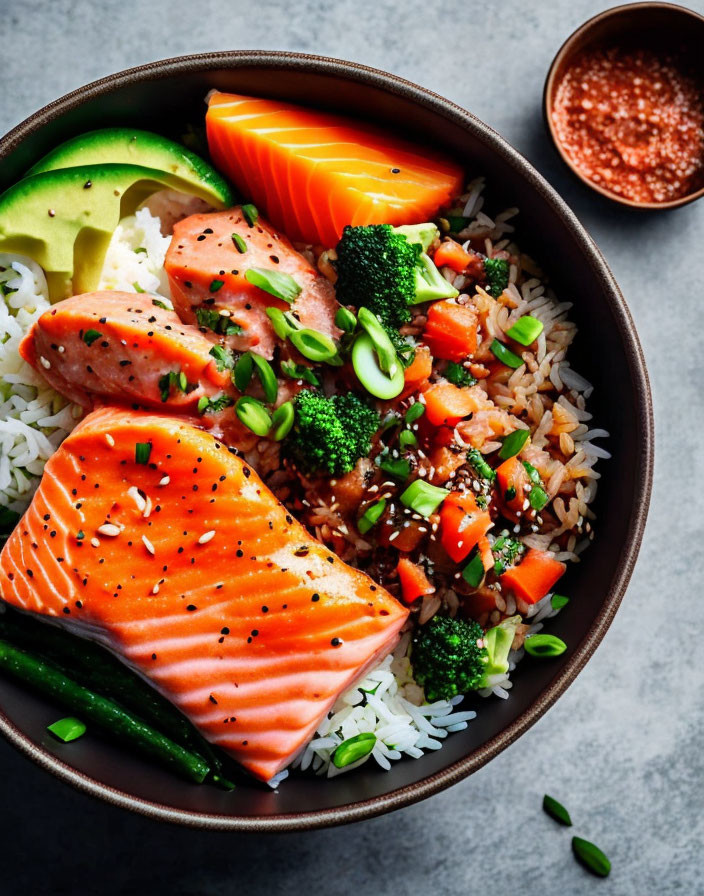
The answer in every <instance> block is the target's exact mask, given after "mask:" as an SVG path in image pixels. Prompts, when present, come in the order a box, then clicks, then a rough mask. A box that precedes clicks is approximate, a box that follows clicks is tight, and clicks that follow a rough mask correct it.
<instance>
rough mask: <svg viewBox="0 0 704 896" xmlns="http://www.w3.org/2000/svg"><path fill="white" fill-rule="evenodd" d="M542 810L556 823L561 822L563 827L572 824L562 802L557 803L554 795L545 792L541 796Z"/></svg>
mask: <svg viewBox="0 0 704 896" xmlns="http://www.w3.org/2000/svg"><path fill="white" fill-rule="evenodd" d="M543 811H544V812H545V813H546V814H548V815H549V816H550V818H553V819H554V820H555V821H556V822H557V823H558V824H563V825H565V827H571V826H572V819H571V818H570V813H569V812H568V811H567V809H565V807H564V806H563V805H562V803H558V801H557V800H556V799H554V797H551V796H549V795H548V794H547V793H546V794H545V796H544V797H543Z"/></svg>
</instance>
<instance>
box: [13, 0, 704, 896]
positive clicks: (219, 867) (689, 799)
mask: <svg viewBox="0 0 704 896" xmlns="http://www.w3.org/2000/svg"><path fill="white" fill-rule="evenodd" d="M432 6H433V7H435V5H434V4H433V5H432ZM692 6H693V7H694V8H696V9H697V10H698V11H700V12H704V3H702V2H701V0H698V2H697V3H696V4H692ZM430 8H431V4H429V3H427V2H419V0H404V2H403V3H401V2H398V0H375V2H373V3H371V2H367V0H343V2H329V3H323V2H320V0H298V2H297V3H284V2H282V0H257V2H256V3H251V2H245V0H229V2H224V0H221V2H216V0H200V2H195V0H190V2H187V0H172V2H170V3H164V2H162V0H151V2H139V0H121V2H110V0H16V2H9V0H0V9H1V10H2V13H3V15H2V19H1V21H2V25H3V27H2V34H3V41H2V44H3V52H2V63H1V65H0V131H2V132H4V131H5V130H7V129H8V128H9V127H11V126H12V125H14V124H16V123H17V122H18V121H20V120H21V119H22V118H24V117H25V116H26V115H28V114H30V113H31V112H32V111H33V110H34V109H36V108H37V107H38V106H41V105H43V104H44V103H46V102H48V101H50V100H52V99H54V98H55V97H57V96H59V95H60V94H62V93H64V92H66V91H68V90H71V89H73V88H75V87H78V86H80V85H81V84H83V83H85V82H86V81H89V80H92V79H94V78H97V77H99V76H102V75H105V74H108V73H110V72H112V71H116V70H119V69H122V68H125V67H127V66H130V65H135V64H137V63H142V62H146V61H149V60H153V59H157V58H161V57H165V56H170V55H175V54H178V53H188V52H198V51H205V50H212V49H237V48H278V49H296V50H304V51H309V52H315V53H322V54H328V55H334V56H340V57H344V58H348V59H354V60H357V61H360V62H364V63H367V64H370V65H373V66H378V67H381V68H386V69H388V70H391V71H393V72H396V73H398V74H400V75H403V76H405V77H407V78H410V79H411V80H414V81H417V82H419V83H421V84H424V85H426V86H427V87H429V88H431V89H433V90H435V91H437V92H439V93H441V94H444V95H445V96H447V97H449V98H451V99H452V100H455V101H456V102H458V103H459V104H461V105H462V106H465V107H467V108H468V109H470V110H472V111H473V112H474V113H476V114H477V115H478V116H480V117H481V118H483V119H484V120H485V121H487V122H488V123H489V124H491V125H492V126H493V127H495V128H496V129H497V130H498V131H499V132H501V133H502V134H503V135H504V136H505V137H506V138H507V139H508V140H509V141H511V142H512V143H513V144H514V146H516V147H517V148H518V149H519V150H521V151H522V152H523V153H524V154H525V155H526V156H528V158H529V159H530V160H531V161H532V162H533V163H534V164H535V165H536V166H537V167H538V168H539V169H540V170H541V171H542V172H543V174H545V175H546V177H547V178H548V179H549V180H550V181H551V182H552V183H553V184H554V185H555V187H556V188H557V189H558V190H559V191H560V192H561V193H562V195H563V196H565V198H566V199H567V201H568V202H569V203H570V204H571V205H572V207H573V208H574V209H575V211H576V213H577V214H578V216H579V217H580V218H581V219H582V221H583V222H584V223H585V225H586V226H587V228H588V229H589V230H590V231H591V233H592V234H593V236H594V237H595V238H596V240H597V242H598V243H599V245H600V247H601V248H602V250H603V251H604V253H605V255H606V258H607V260H608V262H609V264H610V265H611V267H612V269H613V271H614V273H615V275H616V277H617V279H618V281H619V283H620V284H621V286H622V288H623V291H624V293H625V295H626V297H627V299H628V301H629V303H630V307H631V310H632V312H633V315H634V317H635V320H636V323H637V325H638V329H639V332H640V336H641V339H642V341H643V345H644V349H645V353H646V357H647V360H648V365H649V369H650V375H651V378H652V383H653V390H654V394H655V408H656V426H657V468H656V469H657V473H656V481H655V490H654V495H653V504H652V509H651V514H650V521H649V524H648V529H647V533H646V537H645V542H644V544H643V549H642V552H641V558H640V560H639V563H638V566H637V569H636V572H635V575H634V577H633V580H632V583H631V586H630V588H629V591H628V595H627V597H626V600H625V602H624V604H623V607H622V609H621V611H620V612H619V614H618V616H617V619H616V621H615V622H614V624H613V626H612V628H611V630H610V632H609V633H608V635H607V637H606V639H605V641H604V642H603V644H602V646H601V647H600V648H599V650H598V651H597V653H596V655H595V656H594V658H593V659H592V660H591V662H590V663H589V665H588V667H587V668H586V670H585V671H584V672H583V674H582V675H581V676H580V677H579V679H578V680H577V682H576V683H575V684H574V685H573V686H572V687H571V688H570V690H569V691H568V692H567V694H566V695H565V696H564V697H563V698H562V699H561V700H560V701H559V703H558V704H557V705H556V706H555V707H554V708H553V709H552V710H551V711H550V712H549V713H548V714H547V716H546V717H545V718H544V719H542V720H541V722H540V723H539V724H537V725H536V726H535V727H534V728H533V729H532V730H531V731H530V732H529V733H528V734H527V735H525V736H524V737H523V738H521V740H520V741H519V742H518V743H516V744H515V745H514V746H513V747H511V748H510V749H508V750H507V751H506V752H505V753H503V754H502V755H501V756H500V757H499V758H498V759H496V760H495V761H494V762H492V763H491V764H490V765H489V766H488V767H486V768H484V769H483V770H482V771H480V772H479V773H477V774H476V775H474V776H473V777H472V778H471V779H469V780H467V781H465V782H463V783H461V784H459V785H457V786H456V787H454V788H453V789H452V790H450V791H448V792H445V793H443V794H441V795H439V796H436V797H434V798H433V799H431V800H429V801H427V802H425V803H422V804H420V805H417V806H414V807H411V808H408V809H406V810H404V811H401V812H398V813H396V814H393V815H390V816H387V817H384V818H378V819H375V820H372V821H369V822H365V823H362V824H359V825H356V826H353V827H349V828H346V829H337V830H329V831H323V832H319V833H314V834H308V835H294V834H292V835H282V836H279V837H276V838H270V839H256V838H244V837H237V836H233V835H226V834H206V833H193V832H189V831H186V830H179V829H173V828H168V827H165V826H162V825H159V824H156V823H153V822H148V821H146V820H144V819H141V818H136V817H131V816H129V815H127V814H125V813H123V812H121V811H118V810H117V809H113V808H111V807H108V806H105V805H102V804H100V803H97V802H94V801H92V800H90V799H88V798H87V797H84V796H82V795H79V794H77V793H74V792H72V791H71V790H69V789H68V788H66V787H65V786H63V785H61V784H59V783H57V782H55V781H54V780H53V779H51V778H50V777H49V776H48V775H46V774H44V773H43V772H41V771H40V770H39V769H37V768H35V767H34V766H33V765H31V764H30V763H29V762H27V761H26V760H25V759H23V758H22V757H20V756H18V755H16V754H15V753H14V752H13V751H12V750H11V749H10V748H9V747H8V746H6V745H5V744H0V799H1V800H2V812H1V816H0V817H1V819H2V821H1V829H2V833H3V837H2V840H3V849H2V851H1V852H0V856H1V859H0V880H1V881H2V883H0V891H2V892H3V893H4V894H7V896H11V894H19V893H23V894H40V893H42V894H43V893H51V894H59V893H90V894H92V893H101V894H114V893H139V894H141V893H161V892H164V893H169V894H170V896H186V894H189V896H190V894H213V896H215V894H230V893H238V894H240V893H246V894H248V896H255V894H267V896H275V894H288V893H298V892H304V893H306V894H311V896H313V894H316V896H317V894H322V893H326V894H328V893H331V892H332V893H336V894H340V896H344V894H352V893H355V894H365V896H386V894H392V893H402V894H411V893H413V894H415V893H422V892H425V893H432V894H437V896H441V894H442V896H445V894H448V896H450V894H452V896H454V894H463V896H464V894H474V893H492V894H497V896H509V894H518V893H521V894H526V896H533V894H544V896H552V894H568V896H572V894H574V896H579V894H587V893H589V894H591V893H595V892H599V893H602V894H617V896H649V894H655V893H657V894H678V896H680V894H681V896H696V894H701V893H702V892H703V891H704V884H702V880H701V878H702V874H701V872H702V871H704V859H702V839H703V838H704V814H703V813H702V809H703V808H704V750H702V741H703V739H704V701H703V697H702V691H703V686H704V673H703V671H702V661H701V658H700V656H699V645H700V642H701V637H700V632H699V629H700V626H701V623H700V620H701V618H702V613H701V601H702V599H703V598H704V595H703V594H702V588H701V569H702V566H703V565H704V551H703V549H702V544H703V543H704V537H703V536H704V529H703V526H702V519H703V518H704V500H703V499H702V494H703V492H702V487H701V483H702V481H703V480H704V460H703V458H704V452H703V451H702V450H701V440H702V438H703V437H704V428H703V427H702V424H701V419H702V418H701V414H702V411H704V407H703V406H702V398H701V395H702V385H703V384H704V383H703V377H702V356H703V354H704V353H703V351H702V342H703V340H702V325H701V319H702V304H703V301H702V300H703V299H704V295H703V293H704V290H703V289H702V281H701V275H700V270H701V264H700V263H698V262H699V260H700V259H701V253H702V248H701V247H702V239H703V238H704V202H700V203H699V204H698V205H696V206H693V207H692V206H690V207H688V208H686V209H683V210H681V211H679V212H676V213H674V214H669V215H667V214H663V215H655V216H648V217H644V218H638V219H636V218H634V216H633V215H626V214H625V213H623V212H620V211H618V210H616V209H610V208H609V207H608V206H607V205H605V204H604V203H602V202H597V201H595V200H594V198H593V197H592V196H591V195H590V193H589V192H588V191H587V190H586V189H585V188H582V187H581V186H580V185H578V184H576V183H575V182H573V181H572V180H570V179H569V178H568V177H567V175H566V173H565V172H564V171H563V169H562V168H561V167H560V164H559V163H558V160H557V158H556V157H555V155H554V153H553V151H552V149H551V147H550V146H549V144H548V141H547V138H546V136H545V133H544V131H543V125H542V121H541V118H540V113H539V102H540V96H541V91H542V84H543V79H544V76H545V72H546V69H547V67H548V65H549V63H550V60H551V58H552V56H553V54H554V53H555V51H556V50H557V48H558V46H559V45H560V43H561V42H562V40H563V39H564V38H565V37H566V36H567V35H568V34H569V33H570V32H571V31H572V30H573V28H575V27H576V26H577V25H578V24H580V23H581V22H582V21H583V20H584V19H586V18H587V17H588V16H590V15H592V14H593V13H595V12H597V11H599V10H600V9H602V8H605V5H604V4H602V3H599V2H593V0H570V2H566V0H545V2H542V3H540V4H538V3H536V2H535V0H532V2H531V0H494V2H491V3H490V2H487V0H471V2H461V3H460V2H455V0H446V2H445V3H444V4H441V5H440V7H439V8H436V10H435V11H433V12H431V13H430V14H428V12H427V10H429V9H430ZM680 620H694V622H690V623H686V622H681V621H680ZM545 791H548V792H550V793H551V794H554V795H555V796H557V797H558V798H560V799H562V800H563V801H564V802H565V803H566V804H567V805H568V806H569V808H570V809H571V811H572V815H573V818H574V821H575V823H576V827H575V829H574V830H575V831H576V832H577V833H579V834H582V835H583V836H585V837H588V838H592V839H594V840H596V841H597V842H598V843H599V844H601V846H602V847H603V849H604V850H605V851H606V852H607V853H608V854H609V855H610V857H611V859H612V861H613V872H612V875H611V877H610V879H609V880H607V881H598V880H596V879H594V878H591V877H589V876H588V875H587V874H586V873H585V872H584V871H583V870H582V869H581V868H580V867H579V866H577V865H576V863H575V862H574V861H573V860H572V858H571V855H570V846H569V840H570V837H569V834H568V832H567V831H565V830H562V829H558V828H557V826H556V825H555V824H554V823H553V822H552V821H550V819H548V818H547V817H546V816H545V815H543V814H542V812H541V810H540V801H541V798H542V794H543V793H544V792H545Z"/></svg>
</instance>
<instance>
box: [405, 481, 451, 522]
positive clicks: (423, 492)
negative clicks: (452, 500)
mask: <svg viewBox="0 0 704 896" xmlns="http://www.w3.org/2000/svg"><path fill="white" fill-rule="evenodd" d="M449 494H450V493H449V491H448V490H447V489H445V488H438V486H436V485H431V484H430V483H429V482H426V481H425V480H424V479H416V480H415V481H414V482H412V483H411V484H410V485H409V486H408V488H407V489H406V490H405V491H403V492H402V493H401V494H400V495H399V501H400V502H401V503H402V504H403V506H404V507H410V508H411V510H415V512H416V513H419V514H420V515H421V516H424V517H426V519H427V518H428V517H429V516H430V515H431V514H433V513H435V511H436V510H437V509H438V507H439V506H440V505H441V504H442V502H443V501H444V500H445V498H446V497H447V496H448V495H449Z"/></svg>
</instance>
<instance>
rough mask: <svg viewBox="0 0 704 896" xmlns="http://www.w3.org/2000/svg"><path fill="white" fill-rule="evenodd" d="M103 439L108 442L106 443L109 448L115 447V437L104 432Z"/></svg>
mask: <svg viewBox="0 0 704 896" xmlns="http://www.w3.org/2000/svg"><path fill="white" fill-rule="evenodd" d="M105 441H106V442H107V443H108V445H109V446H110V447H111V448H114V447H115V439H113V437H112V436H111V435H110V433H109V432H106V433H105Z"/></svg>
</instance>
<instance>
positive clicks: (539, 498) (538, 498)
mask: <svg viewBox="0 0 704 896" xmlns="http://www.w3.org/2000/svg"><path fill="white" fill-rule="evenodd" d="M549 500H550V496H549V495H548V493H547V492H546V491H545V489H544V488H543V487H542V485H534V486H533V488H532V489H531V490H530V493H529V495H528V501H529V502H530V506H531V507H532V508H533V510H537V511H541V510H542V509H543V507H545V505H546V504H547V503H548V501H549Z"/></svg>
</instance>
